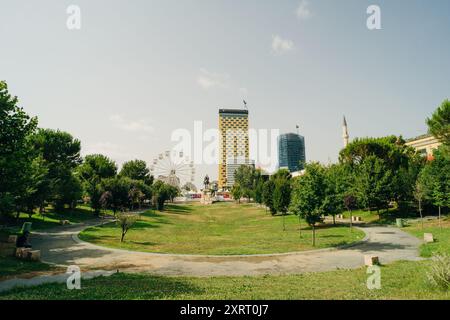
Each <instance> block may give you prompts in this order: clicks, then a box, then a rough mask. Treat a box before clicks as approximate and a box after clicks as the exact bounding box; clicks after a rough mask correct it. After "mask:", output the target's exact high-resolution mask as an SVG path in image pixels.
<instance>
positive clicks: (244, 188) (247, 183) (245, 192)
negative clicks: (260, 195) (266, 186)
mask: <svg viewBox="0 0 450 320" xmlns="http://www.w3.org/2000/svg"><path fill="white" fill-rule="evenodd" d="M255 178H256V171H255V168H254V167H253V166H249V165H242V166H240V167H239V168H238V169H237V170H236V173H235V177H234V179H235V181H236V183H237V184H239V186H240V188H241V192H242V196H243V197H246V198H247V200H248V202H250V198H252V197H253V193H254V192H253V187H254V181H255Z"/></svg>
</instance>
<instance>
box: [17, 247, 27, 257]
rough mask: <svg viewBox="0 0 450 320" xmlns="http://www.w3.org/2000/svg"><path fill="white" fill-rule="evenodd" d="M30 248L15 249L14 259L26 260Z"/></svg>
mask: <svg viewBox="0 0 450 320" xmlns="http://www.w3.org/2000/svg"><path fill="white" fill-rule="evenodd" d="M30 251H31V249H30V248H17V249H16V257H17V258H19V259H26V258H27V256H28V252H30Z"/></svg>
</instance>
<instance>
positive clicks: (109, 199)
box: [99, 191, 116, 215]
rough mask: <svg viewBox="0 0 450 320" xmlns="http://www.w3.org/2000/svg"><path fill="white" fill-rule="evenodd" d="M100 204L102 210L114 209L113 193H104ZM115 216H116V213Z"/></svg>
mask: <svg viewBox="0 0 450 320" xmlns="http://www.w3.org/2000/svg"><path fill="white" fill-rule="evenodd" d="M99 202H100V206H101V207H102V209H105V210H106V209H112V208H113V206H114V197H113V195H112V192H111V191H105V192H103V193H102V195H101V196H100V199H99ZM114 215H116V214H115V212H114Z"/></svg>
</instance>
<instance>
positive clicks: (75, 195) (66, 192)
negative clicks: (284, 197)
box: [52, 171, 83, 209]
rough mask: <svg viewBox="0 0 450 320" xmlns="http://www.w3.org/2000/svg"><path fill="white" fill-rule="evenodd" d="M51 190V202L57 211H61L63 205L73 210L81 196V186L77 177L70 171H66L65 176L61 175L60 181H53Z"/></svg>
mask: <svg viewBox="0 0 450 320" xmlns="http://www.w3.org/2000/svg"><path fill="white" fill-rule="evenodd" d="M52 189H53V191H54V195H53V199H52V200H53V204H54V206H55V208H57V209H63V208H64V206H65V205H69V208H71V209H74V208H75V207H76V205H77V201H78V200H80V199H81V197H82V195H83V186H82V185H81V182H80V180H79V179H78V177H77V176H75V175H74V174H73V173H72V172H71V171H67V172H66V175H65V176H63V175H61V176H60V179H59V180H56V181H55V183H54V185H53V186H52Z"/></svg>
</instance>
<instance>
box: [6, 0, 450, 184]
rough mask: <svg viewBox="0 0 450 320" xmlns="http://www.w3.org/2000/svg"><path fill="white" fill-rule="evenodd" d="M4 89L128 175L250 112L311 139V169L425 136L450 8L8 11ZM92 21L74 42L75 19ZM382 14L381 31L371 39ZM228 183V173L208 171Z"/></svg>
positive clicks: (179, 0)
mask: <svg viewBox="0 0 450 320" xmlns="http://www.w3.org/2000/svg"><path fill="white" fill-rule="evenodd" d="M0 4H1V6H0V35H1V48H0V79H3V80H6V81H7V82H8V84H9V87H10V91H11V93H13V94H15V95H17V96H19V98H20V103H21V106H23V107H24V108H25V110H26V111H27V112H28V113H30V114H32V115H36V116H38V118H39V123H40V126H41V127H48V128H55V129H56V128H59V129H61V130H66V131H69V132H70V133H72V134H73V135H74V136H75V137H77V138H78V139H80V140H81V141H82V148H83V154H86V153H94V152H100V153H104V154H106V155H109V156H110V157H112V158H113V159H114V160H116V161H117V162H118V163H122V162H123V161H125V160H130V159H135V158H140V159H144V160H148V161H151V160H152V159H153V158H154V157H155V156H157V155H158V154H159V153H161V152H163V151H165V150H167V149H169V148H170V147H171V146H172V143H171V141H170V136H171V133H172V132H173V130H175V129H178V128H186V129H188V130H193V125H194V121H195V120H202V121H203V126H204V127H205V128H215V127H217V123H218V109H219V107H220V108H240V107H242V99H246V100H247V101H248V105H249V110H250V126H251V127H253V128H258V129H259V128H267V129H272V128H275V129H280V130H281V132H287V131H294V130H295V125H296V124H299V125H300V126H301V129H300V131H301V134H302V135H304V136H305V138H306V156H307V160H308V161H312V160H319V161H322V162H328V161H329V160H331V161H335V160H336V159H337V154H338V152H339V150H340V149H341V147H342V138H341V135H342V130H341V124H342V116H343V115H344V114H345V115H346V116H347V119H348V123H349V130H350V135H351V137H352V138H353V137H356V136H359V137H361V136H382V135H388V134H402V135H403V136H404V137H412V136H417V135H420V134H422V133H425V132H426V126H425V118H426V117H427V116H429V115H430V114H431V113H432V112H433V110H434V109H436V107H437V106H438V105H439V104H440V103H441V102H442V100H444V99H446V98H448V97H449V96H450V93H449V92H450V41H449V39H450V18H449V13H450V1H448V0H433V1H425V0H421V1H419V0H403V1H401V0H390V1H381V0H378V1H376V0H372V1H365V0H345V1H336V0H328V1H325V0H317V1H315V0H309V1H307V2H306V1H300V0H295V1H294V0H292V1H291V0H284V1H275V0H271V1H268V0H264V1H263V0H240V1H238V0H228V1H225V0H223V1H219V0H196V1H194V0H161V1H148V0H146V1H136V0H135V1H111V0H107V1H106V0H105V1H98V0H86V1H82V0H71V1H61V0H53V1H44V0H41V1H34V0H33V1H32V0H28V1H20V0H15V1H6V0H0ZM71 4H74V5H78V6H79V7H80V9H81V30H75V31H74V30H72V31H70V30H68V28H67V26H66V20H67V17H68V14H67V13H66V9H67V7H68V6H69V5H71ZM371 4H377V5H379V6H380V8H381V23H382V30H373V31H370V30H368V29H367V27H366V19H367V17H368V15H367V13H366V10H367V7H368V6H369V5H371ZM205 172H208V173H209V174H210V175H211V176H212V177H213V178H216V177H217V169H216V167H215V166H209V167H205V166H201V167H200V168H199V170H198V176H197V183H198V181H200V180H201V178H202V176H203V175H204V173H205Z"/></svg>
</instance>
